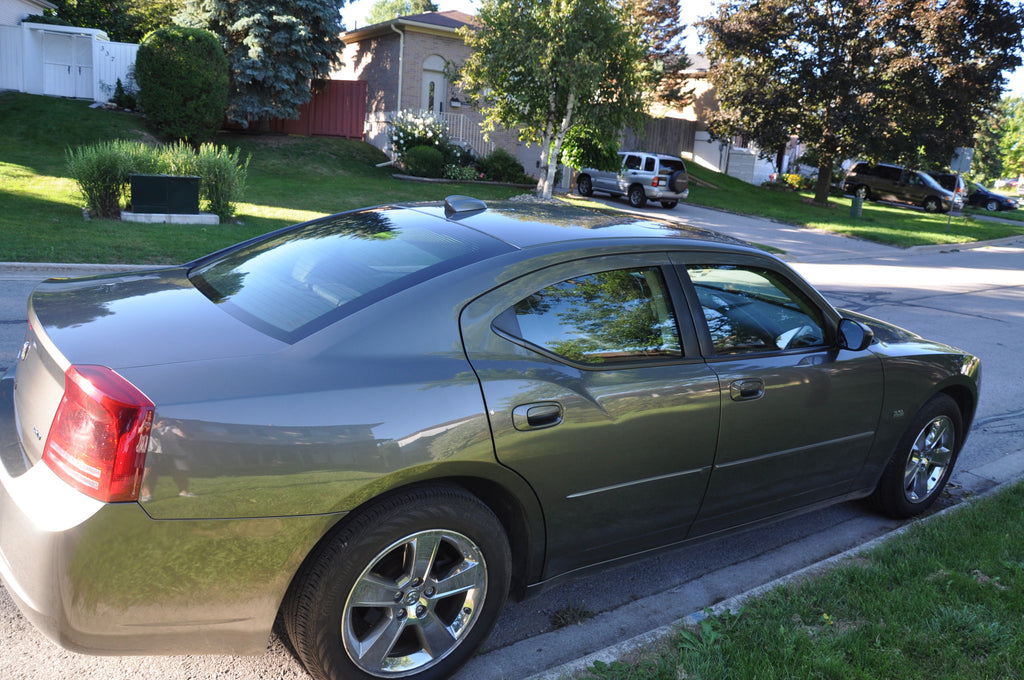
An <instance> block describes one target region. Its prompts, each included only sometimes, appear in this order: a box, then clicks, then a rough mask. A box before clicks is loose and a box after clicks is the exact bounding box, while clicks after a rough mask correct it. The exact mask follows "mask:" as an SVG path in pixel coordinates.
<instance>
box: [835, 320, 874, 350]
mask: <svg viewBox="0 0 1024 680" xmlns="http://www.w3.org/2000/svg"><path fill="white" fill-rule="evenodd" d="M874 339H875V332H874V331H872V330H871V329H870V328H868V327H867V326H865V325H864V324H862V323H861V322H860V321H854V320H853V319H843V320H842V321H840V322H839V348H840V349H848V350H850V351H851V352H860V351H863V350H865V349H867V348H868V346H869V345H870V344H871V341H872V340H874Z"/></svg>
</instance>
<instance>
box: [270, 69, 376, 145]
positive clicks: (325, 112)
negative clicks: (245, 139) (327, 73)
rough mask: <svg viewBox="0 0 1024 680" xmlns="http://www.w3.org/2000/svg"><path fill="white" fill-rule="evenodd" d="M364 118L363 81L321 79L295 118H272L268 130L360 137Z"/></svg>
mask: <svg viewBox="0 0 1024 680" xmlns="http://www.w3.org/2000/svg"><path fill="white" fill-rule="evenodd" d="M365 121H366V81H365V80H324V81H320V82H319V83H318V84H317V88H316V90H315V91H314V94H313V98H312V99H310V100H309V101H308V102H307V103H305V104H303V105H302V106H301V107H300V108H299V117H298V119H295V120H290V119H288V120H286V119H278V120H274V121H271V123H270V129H271V130H273V131H275V132H283V133H285V134H289V135H306V136H310V135H322V136H327V137H347V138H349V139H363V126H364V124H365Z"/></svg>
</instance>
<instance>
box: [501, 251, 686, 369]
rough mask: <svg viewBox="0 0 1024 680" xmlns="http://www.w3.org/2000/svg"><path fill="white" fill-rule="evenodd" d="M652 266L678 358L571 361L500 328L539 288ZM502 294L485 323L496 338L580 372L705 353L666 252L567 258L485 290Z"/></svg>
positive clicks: (642, 365) (667, 363)
mask: <svg viewBox="0 0 1024 680" xmlns="http://www.w3.org/2000/svg"><path fill="white" fill-rule="evenodd" d="M630 268H635V269H651V268H657V269H659V270H660V271H661V275H662V278H663V279H664V282H665V291H666V293H667V294H668V296H669V304H670V306H671V309H672V312H673V314H674V315H675V320H676V330H677V331H678V332H679V340H680V348H681V349H682V355H681V356H678V357H665V358H660V357H659V358H644V359H637V360H633V361H622V362H616V363H612V364H586V363H581V362H577V361H573V360H572V359H569V358H567V357H564V356H562V355H560V354H555V353H554V352H551V351H550V350H547V349H545V348H544V347H541V346H540V345H536V344H534V343H532V342H530V341H529V340H526V339H525V338H520V337H518V336H516V335H514V334H512V333H510V332H509V331H508V330H506V329H503V328H501V326H500V322H499V319H500V318H501V317H502V316H503V315H504V314H506V313H507V311H508V310H509V309H510V308H511V307H512V306H513V305H514V304H515V303H516V302H518V301H519V300H522V299H523V298H524V297H525V296H527V295H530V294H532V293H533V292H536V291H538V290H542V289H543V288H546V287H548V286H552V285H555V284H558V283H561V282H563V281H565V280H567V279H571V278H573V277H574V276H586V275H589V274H596V273H600V272H604V271H615V270H619V269H630ZM495 293H500V294H503V295H502V297H501V299H500V300H495V301H494V307H493V308H494V310H495V313H494V315H493V316H492V317H491V319H490V320H489V321H488V322H487V325H488V326H489V328H490V330H491V332H493V333H495V334H496V335H498V336H499V337H501V338H503V339H504V340H507V341H508V342H511V343H513V344H515V345H518V346H519V347H522V348H524V349H526V350H528V351H530V352H533V353H535V354H538V355H540V356H543V357H545V358H547V359H549V360H551V361H554V362H557V363H559V364H562V365H565V366H571V367H573V368H576V369H579V370H582V371H617V370H628V369H637V368H645V367H651V368H653V367H656V366H671V365H679V364H692V363H703V362H704V360H705V359H704V356H703V355H702V352H701V346H700V340H699V336H698V333H697V330H696V329H695V328H694V327H693V321H692V319H693V316H692V314H691V312H690V310H689V309H688V307H687V302H686V292H685V289H684V287H683V286H682V285H681V282H680V280H679V278H678V272H677V270H676V267H674V266H673V265H672V263H671V262H670V259H669V257H668V254H667V253H665V252H651V251H641V252H635V253H617V254H615V255H599V256H595V257H581V258H578V259H574V260H567V261H564V262H559V263H557V264H553V265H550V266H548V267H544V268H541V269H537V270H534V271H532V272H529V273H527V274H524V275H523V276H520V277H518V278H516V279H514V280H512V281H509V282H506V283H505V284H503V285H502V286H501V287H500V288H498V289H495V290H492V291H490V292H489V293H486V294H485V296H486V295H493V294H495Z"/></svg>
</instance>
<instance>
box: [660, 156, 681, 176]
mask: <svg viewBox="0 0 1024 680" xmlns="http://www.w3.org/2000/svg"><path fill="white" fill-rule="evenodd" d="M677 171H678V172H686V166H685V165H684V164H683V162H682V161H681V160H679V159H677V158H662V159H661V168H659V169H658V174H659V175H671V174H672V173H674V172H677Z"/></svg>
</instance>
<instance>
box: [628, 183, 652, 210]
mask: <svg viewBox="0 0 1024 680" xmlns="http://www.w3.org/2000/svg"><path fill="white" fill-rule="evenodd" d="M626 198H628V199H629V204H630V205H631V206H633V207H634V208H642V207H644V206H645V205H647V193H646V192H645V191H644V188H643V187H642V186H640V185H639V184H634V185H633V186H631V187H630V188H629V193H628V194H626Z"/></svg>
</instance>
